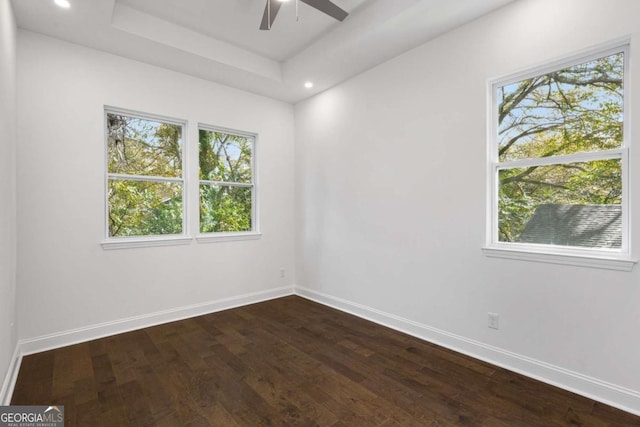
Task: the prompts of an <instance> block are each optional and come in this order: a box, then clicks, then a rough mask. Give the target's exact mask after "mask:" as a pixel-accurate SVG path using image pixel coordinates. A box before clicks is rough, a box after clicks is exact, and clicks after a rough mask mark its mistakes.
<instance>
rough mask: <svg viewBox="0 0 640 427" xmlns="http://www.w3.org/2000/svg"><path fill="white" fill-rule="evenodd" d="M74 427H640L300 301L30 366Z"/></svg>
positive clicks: (240, 311)
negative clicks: (288, 426)
mask: <svg viewBox="0 0 640 427" xmlns="http://www.w3.org/2000/svg"><path fill="white" fill-rule="evenodd" d="M12 404H14V405H29V404H33V405H35V404H39V405H50V404H57V405H64V409H65V426H67V427H71V426H92V427H93V426H127V425H145V426H154V425H157V426H171V427H175V426H209V425H211V426H284V425H292V426H293V425H299V426H432V427H436V426H457V425H465V426H509V427H516V426H526V427H532V426H632V425H633V426H640V417H635V416H633V415H630V414H627V413H625V412H622V411H619V410H617V409H614V408H611V407H609V406H606V405H603V404H601V403H597V402H594V401H593V400H589V399H586V398H583V397H580V396H577V395H575V394H572V393H569V392H566V391H563V390H560V389H558V388H555V387H552V386H549V385H545V384H543V383H540V382H538V381H535V380H532V379H529V378H526V377H523V376H521V375H517V374H514V373H512V372H509V371H506V370H504V369H500V368H497V367H495V366H492V365H489V364H486V363H483V362H479V361H477V360H475V359H472V358H469V357H466V356H463V355H460V354H458V353H455V352H452V351H449V350H445V349H443V348H441V347H438V346H436V345H433V344H429V343H426V342H423V341H420V340H418V339H415V338H412V337H410V336H407V335H404V334H401V333H398V332H395V331H393V330H391V329H387V328H384V327H382V326H378V325H376V324H373V323H370V322H368V321H365V320H362V319H359V318H357V317H354V316H350V315H348V314H345V313H342V312H339V311H336V310H333V309H331V308H327V307H324V306H322V305H319V304H316V303H313V302H310V301H307V300H305V299H302V298H299V297H287V298H281V299H278V300H273V301H268V302H264V303H260V304H254V305H250V306H246V307H241V308H236V309H233V310H227V311H223V312H219V313H214V314H210V315H206V316H201V317H197V318H193V319H188V320H184V321H180V322H174V323H168V324H165V325H161V326H156V327H152V328H147V329H143V330H139V331H135V332H130V333H126V334H121V335H116V336H112V337H108V338H104V339H99V340H95V341H91V342H87V343H83V344H78V345H74V346H70V347H65V348H61V349H57V350H52V351H47V352H44V353H39V354H34V355H31V356H26V357H25V358H24V359H23V361H22V366H21V368H20V373H19V376H18V381H17V384H16V388H15V392H14V395H13V400H12Z"/></svg>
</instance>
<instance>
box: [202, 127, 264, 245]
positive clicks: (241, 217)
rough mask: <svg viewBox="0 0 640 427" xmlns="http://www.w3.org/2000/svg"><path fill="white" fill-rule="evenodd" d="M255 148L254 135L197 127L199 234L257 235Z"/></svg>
mask: <svg viewBox="0 0 640 427" xmlns="http://www.w3.org/2000/svg"><path fill="white" fill-rule="evenodd" d="M254 145H255V135H251V134H247V133H242V132H235V131H227V130H221V129H216V128H211V127H208V126H205V125H201V126H200V128H199V158H200V233H202V234H206V233H218V235H220V234H229V233H235V234H239V233H245V234H246V233H256V231H257V227H256V215H255V204H256V203H255V201H256V194H255V192H256V189H255V181H254V180H255V178H254V177H255V170H254V168H255V152H254V151H255V147H254ZM211 235H212V234H211Z"/></svg>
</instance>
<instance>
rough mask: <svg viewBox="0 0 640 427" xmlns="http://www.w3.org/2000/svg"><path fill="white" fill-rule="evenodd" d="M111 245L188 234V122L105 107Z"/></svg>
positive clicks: (107, 207) (107, 229)
mask: <svg viewBox="0 0 640 427" xmlns="http://www.w3.org/2000/svg"><path fill="white" fill-rule="evenodd" d="M105 120H106V134H107V135H106V139H107V144H106V145H107V148H106V151H107V153H106V154H107V155H106V160H107V176H106V198H107V201H106V209H107V212H106V217H107V221H106V235H107V241H106V242H105V243H106V244H107V245H108V244H109V243H117V242H123V241H132V240H134V241H136V240H137V241H141V240H143V241H144V240H146V241H150V240H154V239H155V240H158V239H163V238H164V239H166V238H171V237H174V238H175V237H179V236H182V237H184V236H185V235H186V233H185V230H186V226H185V223H186V222H185V221H186V220H185V218H186V216H185V191H184V185H185V183H184V169H185V168H184V159H183V145H184V142H183V138H184V134H185V123H184V122H181V121H178V120H173V119H167V118H161V117H156V116H150V115H143V114H138V113H132V112H128V111H122V110H116V109H110V108H107V109H105Z"/></svg>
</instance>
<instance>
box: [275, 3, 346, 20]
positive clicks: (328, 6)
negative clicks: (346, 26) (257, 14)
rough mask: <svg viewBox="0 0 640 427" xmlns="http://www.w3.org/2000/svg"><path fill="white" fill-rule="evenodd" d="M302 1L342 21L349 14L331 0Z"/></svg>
mask: <svg viewBox="0 0 640 427" xmlns="http://www.w3.org/2000/svg"><path fill="white" fill-rule="evenodd" d="M300 1H301V2H303V3H306V4H308V5H309V6H311V7H314V8H316V9H318V10H319V11H320V12H324V13H326V14H327V15H329V16H331V17H332V18H335V19H337V20H338V21H341V22H342V21H344V18H346V17H347V16H348V15H349V14H348V13H347V12H346V11H344V10H342V9H341V8H339V7H338V6H336V5H335V4H334V3H332V2H331V1H329V0H300ZM277 3H279V2H277ZM272 9H273V5H272ZM272 12H273V10H272Z"/></svg>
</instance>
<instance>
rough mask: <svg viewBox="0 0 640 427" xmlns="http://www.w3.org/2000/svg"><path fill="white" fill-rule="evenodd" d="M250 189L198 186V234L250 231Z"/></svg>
mask: <svg viewBox="0 0 640 427" xmlns="http://www.w3.org/2000/svg"><path fill="white" fill-rule="evenodd" d="M251 193H252V188H251V187H232V186H224V185H200V232H201V233H212V232H231V231H251V230H252V223H251V205H252V200H251Z"/></svg>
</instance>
